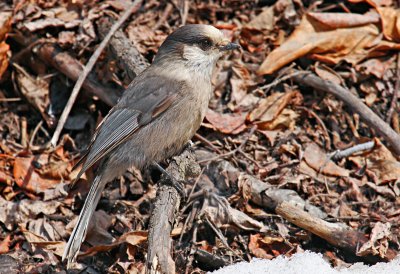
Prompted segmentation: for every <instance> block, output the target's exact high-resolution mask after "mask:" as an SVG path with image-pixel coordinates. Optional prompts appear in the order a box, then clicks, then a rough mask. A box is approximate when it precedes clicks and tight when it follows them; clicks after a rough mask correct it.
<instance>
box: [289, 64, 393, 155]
mask: <svg viewBox="0 0 400 274" xmlns="http://www.w3.org/2000/svg"><path fill="white" fill-rule="evenodd" d="M295 72H297V71H295ZM292 78H293V79H294V80H295V81H296V82H298V83H300V84H303V85H306V86H310V87H313V88H315V89H316V90H320V91H323V92H327V93H329V94H332V95H334V96H335V97H336V98H338V99H339V100H341V101H343V102H344V103H345V104H346V105H347V106H349V107H350V108H351V110H352V111H354V112H355V113H358V114H359V115H360V116H361V118H362V119H363V120H364V121H365V123H366V124H367V125H368V126H370V127H371V128H373V129H374V130H376V132H378V133H379V134H380V135H382V136H383V138H384V139H385V140H386V141H387V142H388V143H389V144H390V145H391V146H392V148H393V150H394V152H395V153H396V154H397V155H400V136H399V134H397V133H396V132H395V131H394V130H393V129H392V128H391V127H390V126H389V125H388V124H387V123H385V121H383V120H382V119H381V118H380V117H379V116H378V115H377V114H376V113H375V112H373V111H372V110H371V109H370V108H369V107H367V106H366V105H365V104H364V103H363V102H362V101H361V100H360V99H359V98H358V97H356V96H355V95H353V94H352V93H351V92H350V91H349V90H347V89H345V88H343V87H342V86H340V85H338V84H335V83H333V82H330V81H327V80H323V79H321V78H320V77H318V76H316V75H314V74H312V73H308V74H303V75H294V76H293V77H292Z"/></svg>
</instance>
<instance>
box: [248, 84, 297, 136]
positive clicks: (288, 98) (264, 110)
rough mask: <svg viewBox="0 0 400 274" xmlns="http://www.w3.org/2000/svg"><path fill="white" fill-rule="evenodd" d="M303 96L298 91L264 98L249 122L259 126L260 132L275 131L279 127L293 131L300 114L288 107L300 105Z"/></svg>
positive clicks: (250, 116)
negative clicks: (292, 104)
mask: <svg viewBox="0 0 400 274" xmlns="http://www.w3.org/2000/svg"><path fill="white" fill-rule="evenodd" d="M302 98H303V97H302V95H301V94H300V93H299V92H298V91H290V92H286V93H283V94H282V93H278V92H277V93H273V94H272V95H270V96H268V97H267V98H264V99H262V100H261V101H260V103H259V104H258V107H256V108H255V109H254V110H253V111H252V112H250V114H249V115H248V117H247V120H248V121H250V122H252V123H254V124H257V127H258V129H260V130H274V129H276V128H278V127H285V128H290V129H293V128H294V125H295V122H296V118H297V117H298V114H297V113H296V112H294V111H293V110H291V109H287V108H286V107H287V105H289V104H291V103H294V104H300V102H301V101H302Z"/></svg>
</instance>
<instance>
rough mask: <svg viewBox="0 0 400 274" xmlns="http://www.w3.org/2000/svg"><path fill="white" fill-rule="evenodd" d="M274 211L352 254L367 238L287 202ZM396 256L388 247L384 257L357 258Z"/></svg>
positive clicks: (363, 258)
mask: <svg viewBox="0 0 400 274" xmlns="http://www.w3.org/2000/svg"><path fill="white" fill-rule="evenodd" d="M275 211H276V213H277V214H279V215H280V216H282V217H283V218H285V219H286V220H288V221H289V222H291V223H293V224H295V225H296V226H298V227H301V228H303V229H305V230H307V231H309V232H311V233H313V234H315V235H317V236H319V237H321V238H322V239H324V240H326V241H327V242H328V243H330V244H332V245H334V246H336V247H339V248H341V249H343V250H345V251H349V252H351V253H352V254H354V255H355V254H356V253H357V251H358V248H359V247H361V246H362V245H363V244H364V243H366V242H367V241H368V240H369V239H368V238H367V237H366V236H365V234H364V233H362V232H360V231H357V230H353V229H351V228H349V227H347V226H346V225H344V224H341V223H329V222H326V221H324V220H322V219H320V218H318V217H315V216H313V215H311V214H310V213H307V212H305V211H304V210H302V209H301V208H299V207H297V206H294V205H292V204H291V203H289V202H282V203H280V204H278V205H277V207H276V208H275ZM396 256H397V252H396V251H394V250H393V249H391V248H389V249H388V250H387V253H386V257H385V258H381V257H379V256H374V255H367V256H362V257H358V258H360V259H361V260H364V261H366V262H370V263H376V262H380V261H387V260H391V259H393V258H394V257H396Z"/></svg>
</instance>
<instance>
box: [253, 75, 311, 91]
mask: <svg viewBox="0 0 400 274" xmlns="http://www.w3.org/2000/svg"><path fill="white" fill-rule="evenodd" d="M308 73H309V72H308V71H296V72H293V73H290V74H287V75H285V76H282V77H281V78H279V79H276V80H275V81H273V82H272V83H269V84H268V85H264V86H262V87H260V88H259V89H261V90H265V91H268V90H269V89H270V88H272V87H274V86H276V85H278V84H280V83H282V82H283V81H286V80H288V79H290V78H293V77H295V76H299V75H302V74H308Z"/></svg>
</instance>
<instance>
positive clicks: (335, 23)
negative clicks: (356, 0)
mask: <svg viewBox="0 0 400 274" xmlns="http://www.w3.org/2000/svg"><path fill="white" fill-rule="evenodd" d="M308 15H309V16H310V17H311V18H313V19H315V20H316V21H318V22H319V23H321V24H323V25H325V26H327V27H328V28H329V29H336V28H351V27H358V26H363V25H367V24H369V23H378V22H379V21H380V18H379V15H378V14H377V13H376V12H375V11H373V12H367V13H365V14H356V13H337V12H310V13H308Z"/></svg>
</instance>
